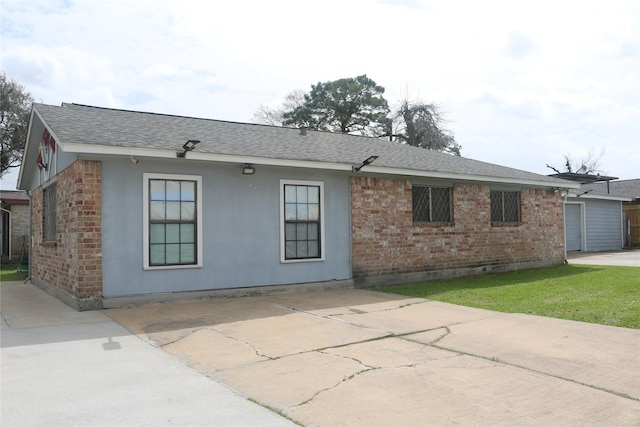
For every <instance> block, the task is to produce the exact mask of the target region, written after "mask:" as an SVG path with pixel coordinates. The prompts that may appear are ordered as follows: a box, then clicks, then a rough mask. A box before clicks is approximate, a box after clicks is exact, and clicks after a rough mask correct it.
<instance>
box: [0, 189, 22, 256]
mask: <svg viewBox="0 0 640 427" xmlns="http://www.w3.org/2000/svg"><path fill="white" fill-rule="evenodd" d="M0 255H2V259H3V260H7V261H11V262H21V261H25V260H27V259H28V255H29V196H28V195H27V193H26V192H25V191H9V190H1V191H0Z"/></svg>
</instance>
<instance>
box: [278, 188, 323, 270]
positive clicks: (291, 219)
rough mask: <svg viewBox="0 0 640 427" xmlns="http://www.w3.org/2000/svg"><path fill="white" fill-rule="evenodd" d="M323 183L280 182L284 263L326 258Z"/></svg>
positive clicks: (282, 258) (282, 255) (282, 254)
mask: <svg viewBox="0 0 640 427" xmlns="http://www.w3.org/2000/svg"><path fill="white" fill-rule="evenodd" d="M323 211H324V184H323V183H322V182H314V181H288V180H281V181H280V218H281V220H280V221H281V236H280V240H281V261H282V262H292V261H318V260H323V259H324V247H323V246H324V242H323V240H324V238H323V236H324V214H323Z"/></svg>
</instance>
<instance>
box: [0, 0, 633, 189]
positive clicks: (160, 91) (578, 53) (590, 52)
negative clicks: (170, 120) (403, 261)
mask: <svg viewBox="0 0 640 427" xmlns="http://www.w3.org/2000/svg"><path fill="white" fill-rule="evenodd" d="M0 66H1V68H2V70H3V71H4V72H5V73H6V75H7V77H8V78H10V79H13V80H16V81H17V82H18V83H20V84H21V85H23V86H24V87H25V89H27V91H29V92H30V93H31V94H32V95H33V97H34V98H35V100H36V101H37V102H42V103H45V104H52V105H60V104H61V103H62V102H73V103H79V104H86V105H94V106H99V107H109V108H120V109H126V110H137V111H148V112H154V113H167V114H176V115H182V116H193V117H203V118H210V119H220V120H229V121H237V122H250V121H251V120H252V116H253V113H254V112H255V111H256V109H257V108H258V107H259V106H260V105H261V104H263V105H267V106H272V107H275V106H278V105H279V104H280V103H281V102H282V100H283V98H284V97H285V96H286V95H287V94H288V93H290V92H292V91H294V90H298V89H299V90H304V91H307V92H308V91H309V90H310V89H311V85H312V84H316V83H318V82H326V81H332V80H337V79H340V78H346V77H356V76H358V75H362V74H366V75H367V76H368V77H369V78H371V79H373V80H374V81H375V82H376V83H377V84H379V85H381V86H383V87H384V88H385V89H386V91H385V94H384V96H385V98H386V99H387V100H388V102H389V104H390V106H391V107H392V108H394V107H397V106H398V104H399V102H400V101H401V100H402V99H404V98H408V99H410V100H413V101H421V102H429V103H436V104H438V105H439V106H440V108H441V110H442V111H443V112H444V113H445V117H446V119H447V128H448V129H449V130H450V131H451V132H452V133H453V134H454V136H455V138H456V141H457V142H458V143H459V144H461V145H462V155H463V156H465V157H469V158H473V159H476V160H482V161H486V162H490V163H495V164H499V165H503V166H509V167H514V168H517V169H523V170H527V171H531V172H536V173H540V174H545V175H546V174H551V173H553V171H552V170H551V169H549V168H548V167H547V166H546V165H547V164H549V165H551V166H554V167H557V168H559V169H561V168H562V167H563V163H564V156H565V155H568V156H569V157H570V158H572V159H573V160H574V161H576V162H578V161H580V160H583V159H586V158H587V157H588V156H589V155H590V154H592V155H593V156H595V157H597V156H599V155H601V158H600V162H599V165H600V167H601V168H602V170H603V173H604V174H606V175H610V176H615V177H619V178H621V179H632V178H640V78H639V76H640V72H639V70H640V2H638V1H637V0H629V1H624V0H606V1H605V0H579V1H571V0H553V1H547V0H535V1H530V0H519V1H512V0H507V1H496V0H483V1H477V0H434V1H430V0H397V1H396V0H367V1H365V0H322V1H318V0H314V1H302V0H292V1H289V0H270V1H264V0H234V1H228V0H223V1H218V0H180V1H178V0H167V1H165V0H78V1H73V0H62V1H58V0H47V1H35V0H34V1H31V0H1V1H0ZM17 175H18V174H17V171H16V172H12V173H11V174H8V175H5V177H3V179H2V180H1V181H0V184H1V186H2V188H3V189H14V188H15V185H16V184H15V182H16V181H17Z"/></svg>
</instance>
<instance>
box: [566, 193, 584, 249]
mask: <svg viewBox="0 0 640 427" xmlns="http://www.w3.org/2000/svg"><path fill="white" fill-rule="evenodd" d="M564 213H565V214H564V215H565V218H564V226H565V229H566V233H567V251H569V252H570V251H579V250H581V249H582V215H580V205H570V204H567V205H565V210H564Z"/></svg>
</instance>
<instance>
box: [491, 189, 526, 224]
mask: <svg viewBox="0 0 640 427" xmlns="http://www.w3.org/2000/svg"><path fill="white" fill-rule="evenodd" d="M489 197H490V199H491V201H490V203H491V208H490V209H491V222H492V223H510V224H517V223H520V222H521V220H522V203H521V191H517V190H491V192H490V195H489Z"/></svg>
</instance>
